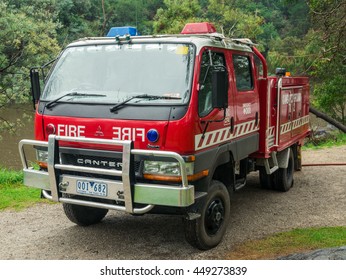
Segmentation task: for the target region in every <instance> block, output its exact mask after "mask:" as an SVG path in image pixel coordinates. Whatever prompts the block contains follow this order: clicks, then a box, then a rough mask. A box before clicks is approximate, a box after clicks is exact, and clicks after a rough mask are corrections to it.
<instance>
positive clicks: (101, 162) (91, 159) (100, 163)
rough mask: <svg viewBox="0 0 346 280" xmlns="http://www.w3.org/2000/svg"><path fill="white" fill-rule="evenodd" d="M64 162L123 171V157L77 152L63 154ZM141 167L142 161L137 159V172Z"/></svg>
mask: <svg viewBox="0 0 346 280" xmlns="http://www.w3.org/2000/svg"><path fill="white" fill-rule="evenodd" d="M61 160H62V163H63V164H70V165H76V166H85V167H94V168H104V169H114V170H118V171H121V169H122V159H121V158H108V157H98V156H89V155H76V154H61ZM139 168H140V161H135V172H136V173H138V172H139Z"/></svg>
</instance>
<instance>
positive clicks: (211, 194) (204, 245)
mask: <svg viewBox="0 0 346 280" xmlns="http://www.w3.org/2000/svg"><path fill="white" fill-rule="evenodd" d="M198 210H199V213H200V214H201V217H199V218H197V219H195V220H187V219H185V220H184V230H185V238H186V240H187V242H189V243H190V244H191V245H192V246H193V247H196V248H198V249H200V250H208V249H211V248H213V247H215V246H217V245H218V244H219V243H220V242H221V240H222V238H223V236H224V234H225V232H226V229H227V226H228V224H229V220H230V197H229V193H228V190H227V189H226V187H225V185H224V184H222V183H221V182H219V181H212V182H211V186H210V188H209V191H208V195H207V196H206V198H205V199H204V200H203V201H201V203H200V206H199V209H198Z"/></svg>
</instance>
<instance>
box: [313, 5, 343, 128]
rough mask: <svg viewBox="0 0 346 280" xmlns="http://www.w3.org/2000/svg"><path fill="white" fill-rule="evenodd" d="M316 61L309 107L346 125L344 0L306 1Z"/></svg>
mask: <svg viewBox="0 0 346 280" xmlns="http://www.w3.org/2000/svg"><path fill="white" fill-rule="evenodd" d="M309 4H310V8H311V14H312V19H313V23H314V25H313V26H314V29H316V30H318V34H319V35H320V36H319V37H315V38H314V43H315V45H317V46H319V47H318V48H317V54H316V59H315V61H314V63H313V65H312V67H311V75H312V76H313V78H314V81H315V87H314V100H313V104H314V105H316V106H317V107H318V108H320V109H321V110H323V111H325V112H326V113H328V114H330V115H331V116H332V117H334V118H335V119H336V120H339V121H340V122H341V123H343V124H346V116H345V115H346V87H345V85H346V82H345V77H346V67H345V65H346V29H345V26H346V16H345V15H346V0H318V1H317V0H310V1H309Z"/></svg>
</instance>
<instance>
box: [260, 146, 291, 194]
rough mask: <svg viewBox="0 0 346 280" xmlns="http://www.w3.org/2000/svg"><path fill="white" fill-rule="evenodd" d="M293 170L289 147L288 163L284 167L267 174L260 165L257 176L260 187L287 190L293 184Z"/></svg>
mask: <svg viewBox="0 0 346 280" xmlns="http://www.w3.org/2000/svg"><path fill="white" fill-rule="evenodd" d="M294 170H295V163H294V153H293V151H292V149H291V148H289V155H288V165H287V167H286V168H279V169H278V170H277V171H275V172H274V173H273V174H267V172H266V170H265V168H264V167H263V166H261V167H260V169H259V178H260V183H261V186H262V188H266V189H275V190H278V191H282V192H287V191H288V190H289V189H290V188H291V187H292V186H293V173H294Z"/></svg>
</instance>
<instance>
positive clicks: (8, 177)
mask: <svg viewBox="0 0 346 280" xmlns="http://www.w3.org/2000/svg"><path fill="white" fill-rule="evenodd" d="M43 201H44V200H42V199H41V196H40V190H39V189H34V188H28V187H25V186H24V185H23V172H21V171H14V170H9V169H5V168H0V211H3V210H5V209H13V210H16V211H18V210H22V209H24V208H26V207H28V206H32V205H34V204H36V203H40V202H43Z"/></svg>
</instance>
